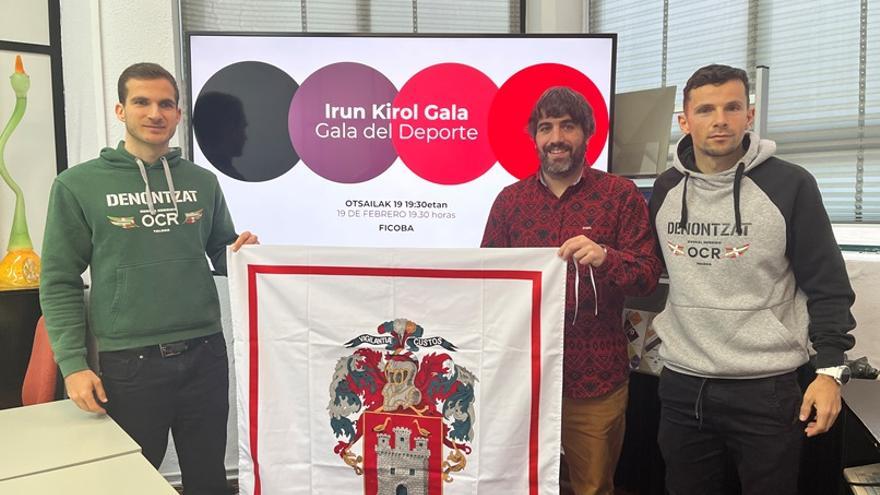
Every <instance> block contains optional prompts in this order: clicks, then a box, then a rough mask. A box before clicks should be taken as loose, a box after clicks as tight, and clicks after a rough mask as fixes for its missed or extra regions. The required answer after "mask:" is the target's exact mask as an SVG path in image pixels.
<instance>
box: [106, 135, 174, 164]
mask: <svg viewBox="0 0 880 495" xmlns="http://www.w3.org/2000/svg"><path fill="white" fill-rule="evenodd" d="M180 157H181V151H180V148H170V149H169V150H168V153H165V155H164V156H162V158H164V159H165V161H166V162H168V166H169V167H171V168H174V167H176V166H177V165H178V164H180ZM101 160H102V161H103V162H104V163H105V164H106V165H108V166H110V167H113V168H124V169H129V170H137V168H138V166H137V160H138V158H137V157H136V156H134V155H132V154H131V153H129V152H128V150H126V149H125V141H119V144H118V145H117V146H116V147H115V148H110V147H107V148H104V149H102V150H101ZM143 163H144V166H145V167H147V168H150V167H153V166H156V165H161V164H162V159H161V158H160V159H159V160H156V162H155V163H146V162H143Z"/></svg>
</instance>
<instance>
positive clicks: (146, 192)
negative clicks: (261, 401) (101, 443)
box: [40, 63, 257, 495]
mask: <svg viewBox="0 0 880 495" xmlns="http://www.w3.org/2000/svg"><path fill="white" fill-rule="evenodd" d="M118 92H119V103H118V104H117V105H116V116H117V118H119V120H120V121H122V122H123V123H124V124H125V140H124V141H123V142H121V143H120V144H119V146H117V147H116V148H115V149H113V148H105V149H103V150H102V151H101V154H100V156H99V157H98V158H96V159H94V160H91V161H88V162H86V163H83V164H80V165H77V166H75V167H73V168H70V169H68V170H66V171H65V172H63V173H61V174H60V175H59V176H58V177H57V178H56V179H55V182H54V184H53V185H52V192H51V195H50V198H49V214H48V218H47V221H46V232H45V236H44V242H43V268H42V274H41V284H40V302H41V304H42V308H43V313H44V315H45V317H46V327H47V329H48V331H49V338H50V340H51V342H52V349H53V351H54V353H55V360H56V361H57V362H58V365H59V367H60V368H61V372H62V374H63V375H64V382H65V385H66V387H67V393H68V395H69V396H70V398H71V399H72V400H73V401H74V402H76V404H77V405H78V406H79V407H80V408H81V409H83V410H85V411H90V412H94V413H105V412H106V413H107V414H109V415H110V416H111V417H112V418H113V419H114V420H115V421H116V422H117V423H119V425H120V426H121V427H122V428H123V429H124V430H125V431H126V432H127V433H128V434H129V435H131V436H132V438H134V440H135V441H137V442H138V444H140V446H141V447H142V449H143V454H144V456H145V457H146V458H147V460H149V461H150V463H152V464H153V465H154V466H156V467H157V468H158V467H159V465H160V464H161V462H162V458H163V457H164V455H165V450H166V448H167V442H168V431H169V429H170V430H171V431H172V432H173V435H174V439H175V444H176V447H177V453H178V459H179V462H180V468H181V472H182V475H183V483H184V486H185V487H186V492H187V494H188V495H189V494H200V493H206V494H207V493H210V494H215V493H226V470H225V465H224V457H225V448H226V421H227V416H228V413H229V402H228V388H229V382H228V362H227V357H226V343H225V341H224V339H223V333H222V331H221V327H220V305H219V302H218V299H217V290H216V287H215V285H214V280H213V277H212V273H211V267H210V265H209V264H208V257H210V259H211V263H212V264H213V267H214V270H215V271H216V272H218V273H221V274H225V273H226V246H227V245H230V244H231V245H232V249H233V251H237V250H238V248H239V247H241V246H242V245H243V244H256V243H257V237H256V236H255V235H253V234H251V233H250V232H244V233H242V234H241V235H236V233H235V230H234V228H233V225H232V219H231V218H230V215H229V211H228V210H227V208H226V201H225V200H224V198H223V193H222V191H221V190H220V186H219V184H218V183H217V179H216V177H215V176H214V175H213V174H212V173H210V172H208V171H207V170H206V169H204V168H201V167H199V166H197V165H195V164H193V163H192V162H189V161H187V160H184V159H183V158H181V156H180V150H179V149H177V148H175V149H171V148H169V141H170V140H171V138H172V136H174V132H175V130H176V128H177V124H178V122H180V108H179V107H178V99H179V91H178V88H177V82H176V81H175V80H174V77H173V76H172V75H171V74H170V73H168V71H166V70H165V69H163V68H162V67H160V66H159V65H156V64H151V63H139V64H135V65H132V66H131V67H129V68H127V69H125V71H123V72H122V74H121V75H120V77H119V83H118ZM206 255H207V256H206ZM86 268H90V270H91V281H92V284H91V291H90V295H89V307H88V318H89V321H90V329H91V331H92V333H93V334H94V335H95V337H96V338H97V341H98V349H99V352H100V354H99V360H100V369H101V373H100V377H99V376H98V375H97V374H95V372H93V371H92V370H91V369H89V366H88V364H87V363H86V308H85V304H84V302H83V281H82V278H81V275H82V273H83V272H84V271H85V270H86Z"/></svg>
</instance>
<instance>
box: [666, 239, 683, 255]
mask: <svg viewBox="0 0 880 495" xmlns="http://www.w3.org/2000/svg"><path fill="white" fill-rule="evenodd" d="M666 247H668V248H669V252H670V253H672V255H673V256H683V255H684V244H674V243H672V242H669V241H666Z"/></svg>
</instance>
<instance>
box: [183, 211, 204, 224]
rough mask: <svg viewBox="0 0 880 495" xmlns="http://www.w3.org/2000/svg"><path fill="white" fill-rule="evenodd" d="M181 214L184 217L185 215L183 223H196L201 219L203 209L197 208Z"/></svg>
mask: <svg viewBox="0 0 880 495" xmlns="http://www.w3.org/2000/svg"><path fill="white" fill-rule="evenodd" d="M183 215H184V217H186V219H185V220H184V221H183V223H186V224H190V223H196V222H198V221H199V220H201V219H202V217H203V216H204V215H205V209H204V208H199V209H198V210H196V211H191V212H188V213H184V214H183Z"/></svg>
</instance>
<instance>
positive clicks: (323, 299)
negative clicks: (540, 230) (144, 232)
mask: <svg viewBox="0 0 880 495" xmlns="http://www.w3.org/2000/svg"><path fill="white" fill-rule="evenodd" d="M228 259H229V291H230V296H231V297H230V300H231V305H232V308H231V309H232V321H233V328H234V336H235V337H234V344H233V346H234V356H235V372H236V382H237V397H238V401H237V402H238V404H237V405H238V431H239V434H238V436H239V483H240V488H241V492H242V493H245V494H251V495H261V494H264V495H276V494H365V495H455V494H469V495H473V494H487V495H488V494H493V495H494V494H499V493H504V494H523V495H550V494H554V495H555V494H558V493H559V484H558V480H559V445H560V437H559V428H560V410H561V396H562V340H563V330H562V329H563V317H564V302H565V271H566V264H565V262H564V261H562V260H561V259H559V258H558V257H557V255H556V249H452V250H439V249H366V248H361V249H351V248H314V247H311V248H310V247H281V246H245V247H244V248H243V249H242V250H241V251H239V252H238V253H229V254H228Z"/></svg>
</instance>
